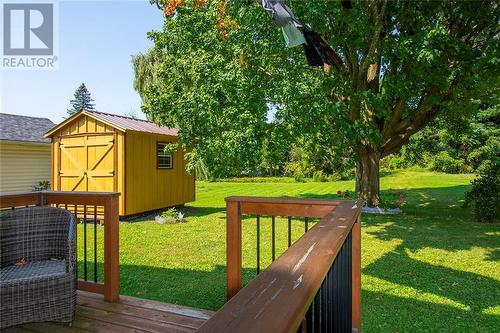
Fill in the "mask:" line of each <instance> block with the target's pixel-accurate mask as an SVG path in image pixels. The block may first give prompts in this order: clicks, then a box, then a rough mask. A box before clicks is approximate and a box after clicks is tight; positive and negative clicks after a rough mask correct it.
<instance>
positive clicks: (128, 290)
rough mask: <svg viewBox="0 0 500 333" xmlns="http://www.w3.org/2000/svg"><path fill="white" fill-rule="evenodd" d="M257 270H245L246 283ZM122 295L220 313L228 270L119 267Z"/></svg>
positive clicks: (139, 266)
mask: <svg viewBox="0 0 500 333" xmlns="http://www.w3.org/2000/svg"><path fill="white" fill-rule="evenodd" d="M253 277H255V270H253V269H246V268H244V269H243V280H244V281H245V282H248V281H250V280H251V279H252V278H253ZM120 293H121V294H123V295H129V296H134V297H139V298H146V299H153V300H157V301H161V302H165V303H171V304H179V305H185V306H191V307H195V308H200V309H209V310H217V309H219V308H220V307H221V306H222V305H224V303H225V302H226V266H222V265H216V266H214V268H213V269H212V270H207V271H204V270H196V269H188V268H163V267H153V266H142V265H127V264H125V265H120Z"/></svg>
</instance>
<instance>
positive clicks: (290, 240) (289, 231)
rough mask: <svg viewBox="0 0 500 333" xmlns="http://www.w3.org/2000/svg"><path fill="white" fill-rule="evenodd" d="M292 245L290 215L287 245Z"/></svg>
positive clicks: (289, 217)
mask: <svg viewBox="0 0 500 333" xmlns="http://www.w3.org/2000/svg"><path fill="white" fill-rule="evenodd" d="M291 245H292V217H291V216H288V247H290V246H291Z"/></svg>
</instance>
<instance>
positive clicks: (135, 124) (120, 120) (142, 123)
mask: <svg viewBox="0 0 500 333" xmlns="http://www.w3.org/2000/svg"><path fill="white" fill-rule="evenodd" d="M82 114H84V115H87V116H89V117H92V118H94V119H97V120H100V121H102V122H103V123H106V124H108V125H111V126H113V127H115V128H117V129H118V130H121V131H124V132H126V131H128V130H129V131H138V132H146V133H154V134H162V135H170V136H177V129H175V128H170V127H166V126H158V125H157V124H155V123H153V122H152V121H149V120H142V119H136V118H131V117H125V116H120V115H116V114H111V113H104V112H99V111H89V110H81V111H80V112H78V113H76V114H74V115H73V116H71V117H70V118H68V119H66V120H65V121H63V122H62V123H60V124H58V125H57V126H55V127H53V128H51V129H50V130H49V131H47V133H45V137H51V136H52V135H53V134H54V133H55V132H57V130H58V129H60V128H62V127H64V126H66V124H69V123H71V122H72V121H73V120H74V119H76V118H77V117H79V116H80V115H82Z"/></svg>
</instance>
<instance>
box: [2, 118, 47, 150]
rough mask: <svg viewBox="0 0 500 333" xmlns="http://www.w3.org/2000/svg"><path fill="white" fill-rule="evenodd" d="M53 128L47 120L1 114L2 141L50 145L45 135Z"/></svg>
mask: <svg viewBox="0 0 500 333" xmlns="http://www.w3.org/2000/svg"><path fill="white" fill-rule="evenodd" d="M53 126H54V123H53V122H52V121H50V120H49V119H47V118H38V117H28V116H19V115H15V114H7V113H0V140H8V141H24V142H38V143H50V139H45V138H44V137H43V134H44V133H45V132H46V131H47V130H49V129H50V128H52V127H53Z"/></svg>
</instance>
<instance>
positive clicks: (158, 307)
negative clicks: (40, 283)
mask: <svg viewBox="0 0 500 333" xmlns="http://www.w3.org/2000/svg"><path fill="white" fill-rule="evenodd" d="M213 314H214V312H213V311H209V310H201V309H195V308H190V307H184V306H179V305H173V304H167V303H162V302H158V301H151V300H145V299H140V298H135V297H130V296H121V297H120V302H119V303H108V302H104V300H103V297H102V295H98V294H94V293H89V292H83V291H78V297H77V307H76V315H75V320H74V321H73V323H72V325H71V326H68V325H63V324H58V323H30V324H25V325H22V326H17V327H11V328H8V329H6V330H5V332H6V333H26V332H35V333H89V332H99V333H101V332H110V333H112V332H120V333H122V332H123V333H128V332H131V333H132V332H149V333H151V332H166V333H189V332H194V331H196V330H197V329H198V328H199V327H200V326H201V325H202V324H203V323H204V322H205V321H207V320H208V319H209V318H210V317H211V316H212V315H213Z"/></svg>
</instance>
